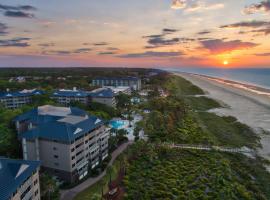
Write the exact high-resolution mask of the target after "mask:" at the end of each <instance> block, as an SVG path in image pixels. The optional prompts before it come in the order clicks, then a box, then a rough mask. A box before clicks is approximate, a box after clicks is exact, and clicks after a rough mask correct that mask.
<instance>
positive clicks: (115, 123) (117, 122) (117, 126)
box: [110, 120, 126, 129]
mask: <svg viewBox="0 0 270 200" xmlns="http://www.w3.org/2000/svg"><path fill="white" fill-rule="evenodd" d="M125 125H126V123H125V122H124V121H122V120H112V121H110V126H111V127H113V128H115V129H121V128H123V127H124V126H125Z"/></svg>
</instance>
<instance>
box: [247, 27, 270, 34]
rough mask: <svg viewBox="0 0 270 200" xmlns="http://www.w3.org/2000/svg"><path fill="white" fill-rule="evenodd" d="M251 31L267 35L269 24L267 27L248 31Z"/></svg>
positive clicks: (269, 28) (269, 32) (269, 31)
mask: <svg viewBox="0 0 270 200" xmlns="http://www.w3.org/2000/svg"><path fill="white" fill-rule="evenodd" d="M250 32H251V33H261V34H264V35H269V34H270V26H269V27H267V28H263V29H257V30H253V31H250Z"/></svg>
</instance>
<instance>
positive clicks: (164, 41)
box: [142, 28, 181, 49]
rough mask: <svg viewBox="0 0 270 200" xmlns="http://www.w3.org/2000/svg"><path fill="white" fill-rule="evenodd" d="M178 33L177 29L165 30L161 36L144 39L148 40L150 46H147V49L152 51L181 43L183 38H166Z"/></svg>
mask: <svg viewBox="0 0 270 200" xmlns="http://www.w3.org/2000/svg"><path fill="white" fill-rule="evenodd" d="M175 32H178V30H177V29H170V28H164V29H162V33H161V34H155V35H147V36H143V37H142V38H145V39H147V43H148V45H146V46H145V48H146V49H152V48H157V47H163V46H169V45H175V44H178V43H179V42H181V38H176V37H174V38H166V36H167V35H170V34H172V33H175Z"/></svg>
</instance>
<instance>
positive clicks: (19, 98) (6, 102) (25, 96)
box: [0, 89, 43, 109]
mask: <svg viewBox="0 0 270 200" xmlns="http://www.w3.org/2000/svg"><path fill="white" fill-rule="evenodd" d="M42 93H43V92H42V91H40V90H35V89H34V90H22V91H19V92H9V91H7V92H2V93H0V103H1V104H2V105H3V106H4V107H6V108H9V109H16V108H20V107H22V106H24V105H27V104H30V103H32V97H33V96H34V95H40V94H42Z"/></svg>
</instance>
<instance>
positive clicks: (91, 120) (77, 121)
mask: <svg viewBox="0 0 270 200" xmlns="http://www.w3.org/2000/svg"><path fill="white" fill-rule="evenodd" d="M14 121H19V122H22V121H27V122H28V123H32V124H33V127H34V128H33V129H31V130H28V131H25V132H23V133H21V134H20V136H19V137H20V138H26V139H34V138H43V139H48V140H56V141H60V142H65V143H70V142H72V141H74V140H75V139H76V138H78V137H80V136H81V135H83V134H86V133H88V132H90V131H92V130H94V129H95V128H97V127H98V126H101V125H103V124H104V123H105V122H104V121H103V120H102V119H99V118H97V117H96V116H93V115H88V114H87V112H85V111H84V110H81V109H79V108H76V107H55V106H49V105H45V106H41V107H38V108H35V109H32V110H30V111H29V112H26V113H24V114H22V115H19V116H17V117H16V118H15V119H14Z"/></svg>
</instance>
